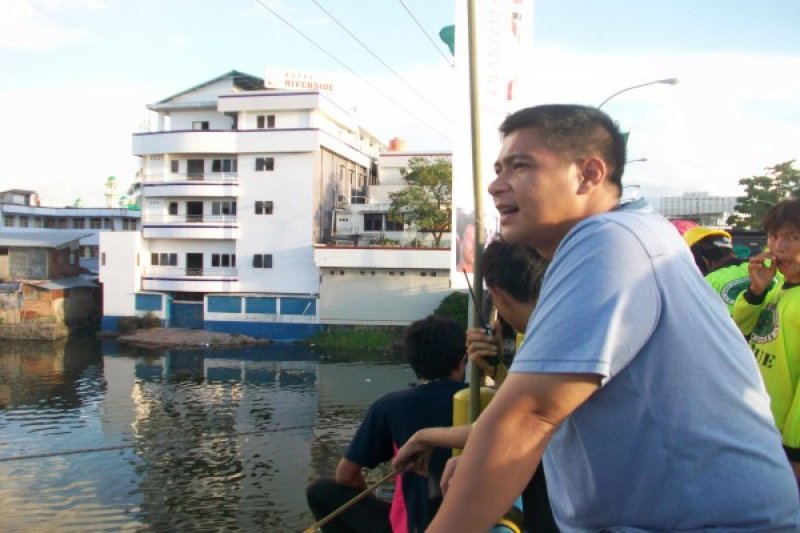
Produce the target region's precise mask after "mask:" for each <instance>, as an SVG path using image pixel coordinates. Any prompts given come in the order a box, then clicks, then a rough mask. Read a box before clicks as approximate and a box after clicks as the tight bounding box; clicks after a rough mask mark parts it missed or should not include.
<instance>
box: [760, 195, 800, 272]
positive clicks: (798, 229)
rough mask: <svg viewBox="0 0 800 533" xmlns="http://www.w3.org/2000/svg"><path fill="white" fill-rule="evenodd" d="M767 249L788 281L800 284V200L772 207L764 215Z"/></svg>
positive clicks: (787, 201) (786, 201)
mask: <svg viewBox="0 0 800 533" xmlns="http://www.w3.org/2000/svg"><path fill="white" fill-rule="evenodd" d="M764 231H766V232H767V247H768V248H769V251H770V253H772V254H773V255H774V257H775V262H776V265H777V267H778V270H780V272H781V274H783V276H784V278H785V279H786V281H788V282H791V283H800V199H798V198H793V199H791V200H784V201H783V202H781V203H779V204H777V205H775V206H772V207H771V208H770V210H769V211H767V214H766V215H764Z"/></svg>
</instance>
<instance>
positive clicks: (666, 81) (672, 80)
mask: <svg viewBox="0 0 800 533" xmlns="http://www.w3.org/2000/svg"><path fill="white" fill-rule="evenodd" d="M657 83H661V84H664V85H677V83H678V78H667V79H664V80H655V81H648V82H647V83H640V84H639V85H633V86H631V87H626V88H624V89H622V90H619V91H617V92H615V93H614V94H612V95H611V96H609V97H608V98H606V99H605V100H603V101H602V102H600V105H599V106H597V109H600V108H602V107H603V106H604V105H606V103H608V101H609V100H611V99H612V98H614V97H615V96H617V95H618V94H622V93H624V92H627V91H632V90H633V89H638V88H639V87H647V86H648V85H655V84H657Z"/></svg>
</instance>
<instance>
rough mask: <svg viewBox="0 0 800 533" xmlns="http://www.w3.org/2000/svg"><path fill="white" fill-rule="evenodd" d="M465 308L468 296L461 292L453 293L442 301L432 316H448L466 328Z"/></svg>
mask: <svg viewBox="0 0 800 533" xmlns="http://www.w3.org/2000/svg"><path fill="white" fill-rule="evenodd" d="M467 306H469V296H467V295H466V293H463V292H454V293H451V294H449V295H447V296H445V297H444V299H442V302H441V303H440V304H439V307H437V308H436V310H435V311H434V312H433V314H434V315H442V316H449V317H450V318H452V319H454V320H456V321H457V322H458V323H459V324H461V325H462V326H464V328H467V327H468V326H467Z"/></svg>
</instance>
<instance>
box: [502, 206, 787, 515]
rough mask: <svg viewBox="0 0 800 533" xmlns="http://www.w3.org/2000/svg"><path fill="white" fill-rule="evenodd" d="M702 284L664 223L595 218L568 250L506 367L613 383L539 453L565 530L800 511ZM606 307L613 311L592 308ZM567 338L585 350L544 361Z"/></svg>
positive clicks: (741, 365) (751, 377) (733, 334)
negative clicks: (583, 293)
mask: <svg viewBox="0 0 800 533" xmlns="http://www.w3.org/2000/svg"><path fill="white" fill-rule="evenodd" d="M623 276H624V277H625V278H627V279H628V281H625V282H621V281H619V278H621V277H623ZM630 280H633V282H630ZM578 281H579V282H580V283H581V284H584V285H585V284H588V285H590V286H592V287H594V293H595V294H594V297H593V298H592V300H591V301H587V300H586V299H581V298H578V297H575V294H576V293H575V291H572V290H571V287H572V286H573V285H574V284H575V283H576V282H578ZM704 283H705V282H704V280H703V278H702V277H701V276H700V275H699V273H698V271H697V269H696V268H695V266H694V265H693V261H692V258H691V256H690V254H689V253H688V250H687V249H686V247H685V245H683V243H682V242H681V241H680V239H679V238H678V236H677V234H676V233H675V231H674V229H672V228H671V226H670V225H669V223H668V222H667V221H666V220H664V219H662V218H661V217H657V216H652V215H645V214H634V213H625V212H619V211H618V212H612V213H606V214H601V215H597V216H594V217H590V218H588V219H586V220H584V221H583V222H581V223H579V224H578V225H577V226H575V227H574V228H573V230H572V231H571V232H570V233H569V234H567V236H566V237H565V239H564V240H563V241H562V243H561V245H560V247H559V248H558V251H557V252H556V255H555V257H554V258H553V262H552V264H551V266H550V268H549V269H548V272H547V275H546V277H545V282H544V286H543V289H542V295H541V298H540V302H539V305H538V307H537V309H536V311H535V312H534V315H533V317H532V320H531V324H530V326H529V328H528V331H529V332H530V335H528V336H527V337H526V339H525V341H524V343H523V346H522V347H521V351H522V352H523V353H522V354H520V355H518V356H517V359H516V360H515V362H514V365H513V366H512V372H513V371H517V370H522V371H532V370H536V371H538V372H559V371H569V372H574V371H576V369H579V370H580V371H583V372H597V373H600V374H602V375H605V376H607V377H606V378H604V379H603V386H602V387H601V388H600V389H599V390H598V391H597V392H596V393H595V394H594V395H593V396H592V397H591V398H589V399H588V400H587V401H586V402H585V403H584V404H583V405H582V406H581V408H580V409H579V410H577V411H575V412H574V413H573V414H572V415H571V416H570V417H569V418H568V419H567V420H565V422H564V423H563V424H562V425H561V427H560V428H559V429H558V430H557V431H556V433H555V435H554V436H553V439H552V440H551V442H550V444H549V446H548V448H547V452H546V453H545V467H546V471H547V474H548V490H549V491H550V496H551V502H552V504H553V510H554V513H555V515H556V518H557V520H558V522H559V526H560V527H561V528H562V530H565V531H571V530H572V531H584V530H585V528H586V527H587V524H592V523H595V524H610V523H619V520H620V519H621V517H624V523H626V524H636V525H637V527H640V528H641V529H642V530H674V529H686V530H700V529H703V528H704V527H707V526H709V525H710V524H713V525H714V526H715V527H717V528H724V527H726V524H727V525H728V526H729V527H730V528H731V529H737V530H740V531H763V530H766V529H770V528H775V529H776V530H779V529H780V528H781V527H782V526H781V524H784V526H783V527H784V530H787V531H788V530H793V528H794V524H795V522H792V519H796V516H794V517H793V516H790V515H786V516H775V515H774V510H775V509H781V508H782V509H793V508H794V509H796V506H797V499H798V494H797V487H796V486H795V485H794V483H793V480H792V479H791V477H790V476H787V474H788V470H787V469H786V466H785V458H784V457H782V453H781V450H780V445H779V442H778V441H777V440H776V439H775V431H774V429H773V428H772V425H773V424H772V420H771V416H770V413H769V400H768V398H767V396H766V394H765V391H764V387H763V384H762V383H761V382H760V380H759V379H758V374H757V372H756V369H755V363H754V361H753V358H752V355H751V354H750V352H749V350H748V349H747V345H746V343H745V341H744V339H743V338H742V336H741V335H740V334H739V333H738V331H737V330H736V327H735V325H734V324H733V322H732V321H731V320H730V319H729V318H728V317H726V316H725V312H724V308H723V307H722V306H719V305H717V304H716V302H714V301H713V300H712V299H711V298H712V295H711V294H710V291H708V289H707V287H705V286H704V285H703V284H704ZM608 302H613V303H612V305H614V306H616V309H615V312H613V313H610V314H609V313H603V312H600V309H601V308H602V307H604V306H608V305H609V303H608ZM564 323H567V324H570V323H571V324H574V325H575V328H574V330H573V334H572V336H571V337H570V338H569V339H566V338H556V337H555V336H554V335H553V334H552V333H553V332H554V331H563V329H564V328H563V326H560V325H559V324H564ZM565 342H567V343H569V344H570V345H571V346H572V347H573V349H572V352H573V353H575V347H585V352H584V353H583V355H582V356H581V357H580V358H578V359H574V360H571V361H567V362H565V361H564V360H561V359H558V358H551V357H550V355H551V354H557V353H559V352H560V351H561V350H562V349H563V345H564V343H565ZM526 347H527V348H526ZM742 435H748V438H747V439H743V438H742ZM782 462H784V463H783V464H782ZM712 473H713V474H712ZM620 502H625V508H624V509H620ZM792 505H794V507H793V506H792Z"/></svg>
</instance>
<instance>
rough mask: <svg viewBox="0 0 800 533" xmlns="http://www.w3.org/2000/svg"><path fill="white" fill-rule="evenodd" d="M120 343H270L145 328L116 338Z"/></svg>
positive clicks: (176, 345) (226, 335) (196, 331)
mask: <svg viewBox="0 0 800 533" xmlns="http://www.w3.org/2000/svg"><path fill="white" fill-rule="evenodd" d="M117 340H118V341H120V342H126V343H130V344H135V345H137V346H143V347H148V348H180V347H187V348H196V347H223V346H225V347H230V346H244V345H251V344H269V343H270V342H271V341H269V340H266V339H257V338H255V337H249V336H247V335H239V334H236V333H234V334H230V333H220V332H215V331H206V330H203V329H182V328H147V329H138V330H136V331H134V332H133V333H129V334H127V335H120V336H119V337H118V338H117Z"/></svg>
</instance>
